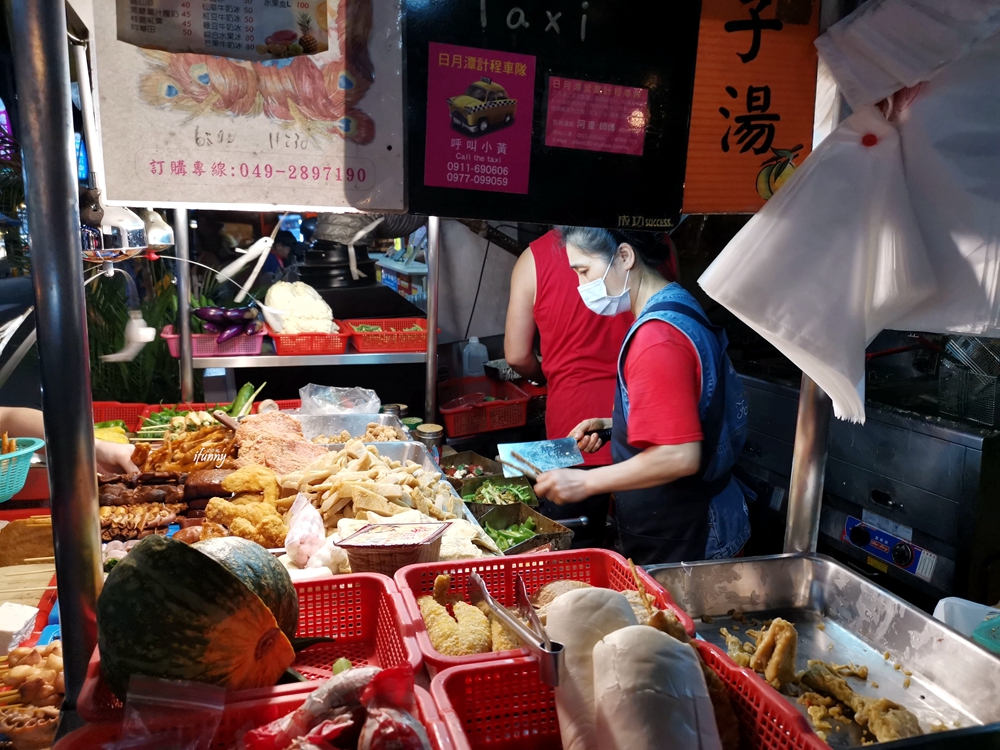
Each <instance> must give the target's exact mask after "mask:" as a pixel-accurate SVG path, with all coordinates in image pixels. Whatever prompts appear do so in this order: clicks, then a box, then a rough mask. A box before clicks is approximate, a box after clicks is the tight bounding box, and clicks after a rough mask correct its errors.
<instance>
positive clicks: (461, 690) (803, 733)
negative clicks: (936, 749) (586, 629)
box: [431, 641, 829, 750]
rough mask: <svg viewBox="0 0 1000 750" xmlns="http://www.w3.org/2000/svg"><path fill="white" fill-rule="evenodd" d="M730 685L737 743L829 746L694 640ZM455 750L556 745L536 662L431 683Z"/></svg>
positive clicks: (506, 663) (767, 690) (477, 667)
mask: <svg viewBox="0 0 1000 750" xmlns="http://www.w3.org/2000/svg"><path fill="white" fill-rule="evenodd" d="M695 645H696V647H697V648H698V650H699V651H700V652H701V655H702V658H704V659H705V663H706V664H708V665H709V666H710V667H711V668H712V669H713V670H715V672H716V673H717V674H718V675H719V677H721V678H722V681H723V682H724V683H725V684H726V687H727V688H729V697H730V700H731V701H732V703H733V708H734V710H735V711H736V716H737V718H738V719H739V722H740V730H741V735H742V738H743V741H742V747H745V748H754V750H829V748H828V746H827V745H826V743H824V742H823V741H822V740H820V739H819V737H817V736H816V734H815V732H813V730H812V728H811V727H810V726H809V722H808V721H807V720H806V718H805V717H804V716H802V715H801V714H800V713H799V712H798V711H796V710H795V709H794V708H793V707H792V706H791V704H789V703H788V701H786V700H785V699H784V698H783V697H782V696H781V695H780V694H779V693H778V692H777V691H776V690H774V688H772V687H771V686H770V685H768V684H767V683H766V682H764V681H763V680H762V679H761V678H760V677H758V676H757V675H756V674H754V673H753V672H751V671H750V670H745V669H739V668H737V667H736V666H735V665H733V663H732V662H731V661H730V660H729V659H728V658H727V657H725V656H723V655H722V654H721V653H719V652H718V651H717V649H715V648H714V647H713V646H710V645H709V644H707V643H705V642H704V641H697V642H695ZM431 693H432V695H433V696H434V700H435V702H436V703H437V706H438V711H439V712H440V715H441V719H442V720H443V721H444V723H445V724H446V725H447V727H448V732H449V734H450V735H451V742H452V745H453V747H454V748H455V750H486V749H487V748H488V750H551V748H558V747H560V737H559V720H558V717H557V715H556V703H555V693H554V692H553V690H552V688H551V687H549V686H548V685H546V684H545V683H543V682H542V681H541V679H540V678H539V676H538V663H537V662H536V661H535V660H534V659H523V658H519V659H503V660H501V661H491V662H485V663H480V664H469V665H466V666H461V667H452V668H451V669H448V670H446V671H444V672H441V673H440V674H439V675H437V676H436V677H435V678H434V681H433V682H432V683H431Z"/></svg>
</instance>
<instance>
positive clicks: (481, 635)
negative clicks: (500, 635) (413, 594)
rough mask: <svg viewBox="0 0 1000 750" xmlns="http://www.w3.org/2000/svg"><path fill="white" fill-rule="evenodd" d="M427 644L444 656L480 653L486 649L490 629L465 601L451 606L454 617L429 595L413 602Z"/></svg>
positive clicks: (481, 615)
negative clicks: (422, 620) (418, 612)
mask: <svg viewBox="0 0 1000 750" xmlns="http://www.w3.org/2000/svg"><path fill="white" fill-rule="evenodd" d="M417 605H418V606H419V607H420V614H421V615H422V616H423V618H424V625H425V627H426V628H427V636H428V637H429V638H430V639H431V645H433V646H434V648H435V649H437V650H438V651H439V652H441V653H442V654H444V655H445V656H468V655H470V654H483V653H487V652H488V651H489V650H490V626H489V621H488V620H487V619H486V615H484V614H483V613H482V612H480V611H479V610H478V609H476V608H475V607H473V606H472V605H471V604H466V603H465V602H456V603H455V607H454V610H455V617H454V618H452V616H451V615H450V614H448V610H447V609H446V608H445V607H444V606H442V605H441V604H438V603H437V601H435V600H434V597H433V596H422V597H420V598H419V599H418V600H417Z"/></svg>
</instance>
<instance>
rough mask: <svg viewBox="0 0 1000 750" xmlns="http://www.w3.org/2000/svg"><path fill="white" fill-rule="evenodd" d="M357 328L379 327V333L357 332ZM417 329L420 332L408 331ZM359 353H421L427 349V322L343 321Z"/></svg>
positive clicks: (384, 319) (391, 320)
mask: <svg viewBox="0 0 1000 750" xmlns="http://www.w3.org/2000/svg"><path fill="white" fill-rule="evenodd" d="M357 326H379V327H380V328H381V329H382V330H381V331H359V330H357ZM414 327H417V328H419V329H420V330H418V331H410V330H407V329H408V328H414ZM344 329H345V330H347V331H348V332H349V333H350V335H351V341H352V342H353V343H354V348H355V349H357V350H358V351H359V352H362V353H367V352H422V351H425V350H426V349H427V321H426V320H424V319H423V318H364V319H361V320H345V321H344Z"/></svg>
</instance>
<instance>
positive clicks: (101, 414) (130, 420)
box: [94, 401, 148, 432]
mask: <svg viewBox="0 0 1000 750" xmlns="http://www.w3.org/2000/svg"><path fill="white" fill-rule="evenodd" d="M147 406H148V404H125V403H121V402H120V401H95V402H94V423H95V424H96V423H97V422H110V421H111V420H112V419H120V420H121V421H123V422H124V423H125V427H126V428H127V429H128V430H131V431H133V432H134V431H135V430H138V429H139V417H141V416H142V412H143V411H144V410H145V409H146V407H147Z"/></svg>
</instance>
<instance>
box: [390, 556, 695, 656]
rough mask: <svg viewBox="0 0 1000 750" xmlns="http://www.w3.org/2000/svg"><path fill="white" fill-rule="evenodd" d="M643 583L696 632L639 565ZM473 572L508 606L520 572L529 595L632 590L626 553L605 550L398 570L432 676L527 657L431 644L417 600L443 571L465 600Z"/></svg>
mask: <svg viewBox="0 0 1000 750" xmlns="http://www.w3.org/2000/svg"><path fill="white" fill-rule="evenodd" d="M637 570H638V571H639V577H640V579H641V580H642V583H643V586H645V587H646V591H647V592H649V593H650V594H651V595H652V596H653V598H654V599H655V600H656V603H657V606H659V607H661V608H662V609H669V610H670V611H672V612H674V613H675V614H676V615H677V617H678V618H679V619H680V621H681V622H682V623H683V625H684V629H685V630H686V631H687V632H688V633H689V634H691V635H694V622H693V621H692V620H691V618H690V617H688V616H687V614H685V613H684V612H683V611H682V610H681V609H680V608H679V607H677V605H676V604H674V600H673V599H671V598H670V594H668V593H667V590H666V589H664V588H663V587H662V586H661V585H660V584H659V583H657V582H656V580H655V579H654V578H653V577H652V576H650V575H649V574H648V573H646V571H644V570H643V569H642V568H637ZM473 571H475V572H477V573H479V575H480V576H482V579H483V582H484V583H485V584H486V588H487V589H489V592H490V593H491V594H492V595H493V597H494V598H495V599H496V600H497V601H499V602H500V603H501V604H503V605H505V606H507V607H513V606H515V598H514V576H515V575H520V576H521V578H522V579H524V585H525V587H527V589H528V594H529V595H531V594H534V593H535V591H536V590H537V589H539V588H541V587H542V586H544V585H545V584H546V583H549V582H550V581H558V580H565V579H570V580H575V581H583V582H584V583H589V584H591V585H592V586H598V587H600V588H605V589H614V590H615V591H625V590H628V589H633V590H634V589H635V581H634V579H633V578H632V571H631V570H629V567H628V561H627V560H625V558H624V557H622V556H621V555H619V554H617V553H615V552H609V551H608V550H603V549H581V550H564V551H561V552H540V553H538V554H535V555H514V556H512V557H504V558H495V557H491V558H488V559H480V560H463V561H458V562H436V563H426V564H423V565H410V566H408V567H405V568H403V569H402V570H400V571H398V572H397V573H396V585H397V586H399V590H400V592H401V593H402V595H403V600H404V601H405V602H406V607H407V609H408V611H409V614H410V620H411V622H412V623H413V632H414V634H415V636H416V639H417V643H418V644H419V646H420V651H421V652H422V653H423V655H424V661H425V662H426V663H427V669H428V670H429V671H430V672H431V674H434V672H436V671H440V670H442V669H447V668H448V667H453V666H455V665H458V664H471V663H476V662H482V661H490V660H497V659H509V658H510V657H513V656H522V655H527V653H528V652H527V650H526V649H523V648H522V649H517V650H516V651H501V652H498V653H490V654H475V655H473V656H445V655H444V654H442V653H439V652H438V650H437V649H435V648H434V646H432V645H431V639H430V638H429V637H428V635H427V629H426V628H425V627H424V618H423V617H421V615H420V607H418V606H417V599H418V598H419V597H421V596H423V595H425V594H430V593H432V592H433V591H434V579H435V578H437V576H438V575H439V574H441V573H447V574H448V575H450V576H451V578H452V588H453V591H455V592H457V593H458V594H459V595H460V596H462V597H463V598H465V599H466V601H468V596H467V595H466V590H465V589H466V585H467V583H468V580H469V574H470V573H472V572H473Z"/></svg>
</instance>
